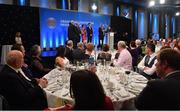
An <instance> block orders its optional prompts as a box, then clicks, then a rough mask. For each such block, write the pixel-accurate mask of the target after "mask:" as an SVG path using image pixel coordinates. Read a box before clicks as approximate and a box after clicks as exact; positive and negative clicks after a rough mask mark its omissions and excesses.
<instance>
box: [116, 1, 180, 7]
mask: <svg viewBox="0 0 180 111" xmlns="http://www.w3.org/2000/svg"><path fill="white" fill-rule="evenodd" d="M115 1H119V2H124V3H130V4H135V5H140V6H148V4H149V1H151V0H115ZM154 1H155V2H156V5H160V4H159V0H154ZM165 1H166V2H165V4H164V5H169V6H179V7H180V0H165Z"/></svg>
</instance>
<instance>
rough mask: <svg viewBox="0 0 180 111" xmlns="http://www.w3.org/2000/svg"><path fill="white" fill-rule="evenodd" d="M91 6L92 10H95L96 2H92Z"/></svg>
mask: <svg viewBox="0 0 180 111" xmlns="http://www.w3.org/2000/svg"><path fill="white" fill-rule="evenodd" d="M91 8H92V10H93V11H96V10H97V6H96V4H95V3H94V4H93V5H92V6H91Z"/></svg>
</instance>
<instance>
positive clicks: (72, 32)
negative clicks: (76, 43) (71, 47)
mask: <svg viewBox="0 0 180 111" xmlns="http://www.w3.org/2000/svg"><path fill="white" fill-rule="evenodd" d="M74 35H75V26H74V22H73V21H71V22H70V23H69V26H68V40H72V41H73V39H74Z"/></svg>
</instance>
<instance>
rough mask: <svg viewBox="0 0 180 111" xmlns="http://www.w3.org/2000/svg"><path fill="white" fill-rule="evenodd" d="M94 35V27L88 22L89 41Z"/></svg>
mask: <svg viewBox="0 0 180 111" xmlns="http://www.w3.org/2000/svg"><path fill="white" fill-rule="evenodd" d="M92 36H93V29H92V25H91V23H88V27H87V38H88V40H87V42H92Z"/></svg>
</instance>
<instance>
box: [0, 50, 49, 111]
mask: <svg viewBox="0 0 180 111" xmlns="http://www.w3.org/2000/svg"><path fill="white" fill-rule="evenodd" d="M6 60H7V61H6V62H7V64H6V65H5V66H4V67H3V69H2V71H1V72H0V94H2V95H3V96H4V97H5V98H6V99H7V101H8V104H9V106H10V109H13V110H21V109H23V110H32V109H34V110H35V109H36V110H43V109H45V108H47V99H46V96H45V93H44V91H43V90H42V88H45V87H46V86H47V80H44V79H40V80H39V82H37V81H35V80H33V79H30V78H28V77H27V76H26V74H25V72H24V71H23V70H22V69H21V67H22V65H23V62H24V59H23V54H22V53H21V52H20V51H17V50H13V51H10V52H9V53H8V55H7V58H6Z"/></svg>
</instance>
